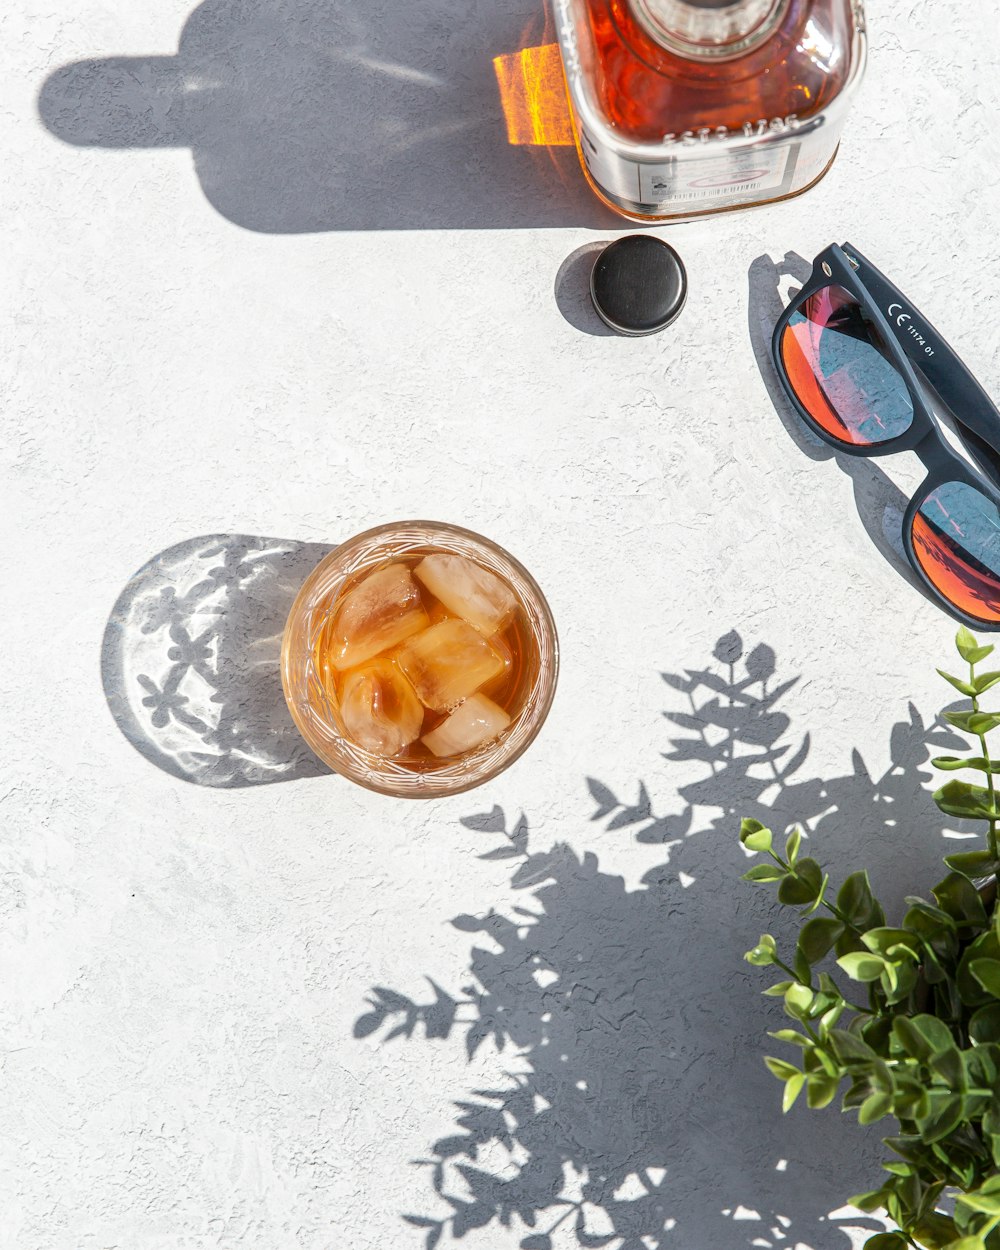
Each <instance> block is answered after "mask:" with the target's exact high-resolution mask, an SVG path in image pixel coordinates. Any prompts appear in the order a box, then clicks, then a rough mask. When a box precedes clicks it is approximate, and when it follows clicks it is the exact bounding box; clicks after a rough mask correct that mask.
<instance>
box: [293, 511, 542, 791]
mask: <svg viewBox="0 0 1000 1250" xmlns="http://www.w3.org/2000/svg"><path fill="white" fill-rule="evenodd" d="M428 547H437V548H440V549H441V550H443V551H446V552H449V551H454V552H456V553H457V554H467V555H469V556H470V557H471V558H474V559H476V560H478V562H479V563H482V564H484V565H485V567H487V568H489V569H490V570H491V571H493V572H496V573H498V574H499V575H500V576H501V577H503V578H504V580H505V581H507V582H508V583H509V584H510V585H511V589H512V590H513V591H514V593H515V595H516V596H517V600H518V603H519V605H520V607H521V608H522V609H523V610H524V612H525V614H526V616H527V618H528V624H529V628H530V632H531V637H532V639H533V641H534V643H535V645H536V647H537V649H538V666H537V671H536V672H535V673H534V675H533V679H532V683H531V686H530V688H529V690H528V692H527V694H526V695H525V699H524V704H523V706H522V708H521V710H520V712H519V714H518V716H517V717H515V719H514V720H513V722H512V724H511V725H510V726H508V728H507V729H506V730H504V732H503V733H502V734H501V735H500V737H499V738H497V739H495V740H494V741H493V742H490V743H486V744H484V745H483V746H482V747H480V748H477V749H475V750H473V751H471V752H469V753H468V754H465V755H462V756H459V757H457V758H456V759H454V760H451V761H445V762H443V763H442V764H441V766H440V767H436V768H427V769H421V770H417V769H409V768H405V767H404V766H403V765H401V764H399V763H396V762H394V761H393V760H391V759H390V760H387V759H382V758H381V757H379V756H376V755H373V754H371V753H370V752H367V751H363V750H362V749H361V748H360V747H357V746H356V745H355V744H354V743H352V742H351V741H350V740H349V738H348V737H347V736H346V735H345V734H344V732H343V731H342V729H339V728H338V726H337V723H336V722H337V714H336V712H335V711H334V709H333V708H332V706H331V704H330V702H329V700H328V698H327V696H326V693H325V690H324V688H323V686H322V683H321V682H320V681H319V679H318V675H317V674H316V672H315V669H314V667H313V665H314V661H313V657H312V648H311V645H310V643H311V641H312V640H313V639H314V631H315V624H312V625H311V627H310V628H309V630H308V634H307V636H306V637H305V638H303V637H302V636H301V634H302V625H303V622H304V621H305V620H306V619H307V617H308V616H309V614H310V613H311V612H312V611H313V610H314V609H316V608H318V607H319V606H320V604H321V603H324V602H325V603H326V605H327V606H326V609H325V612H324V615H323V617H322V620H323V621H325V620H326V619H327V618H328V614H329V612H330V611H331V610H332V608H333V606H334V604H335V603H336V602H337V599H338V597H339V595H340V593H341V590H342V588H343V585H344V583H345V582H346V581H347V580H348V579H349V578H351V577H352V576H353V575H354V574H356V573H358V572H360V571H361V570H362V569H367V568H372V569H374V568H377V567H378V566H379V565H380V564H382V563H389V562H391V561H392V560H393V559H398V558H400V557H402V556H405V555H406V554H407V553H408V552H416V551H418V550H425V549H427V548H428ZM558 673H559V640H558V634H557V632H556V626H555V621H554V619H553V617H552V611H551V609H550V608H549V605H548V602H547V600H546V598H545V595H544V594H543V592H542V590H541V587H540V586H539V585H538V583H537V582H536V581H535V579H534V578H533V577H532V575H531V574H530V573H529V572H528V570H527V569H526V568H525V567H524V565H523V564H521V562H520V561H519V560H518V559H517V558H516V557H515V556H513V555H511V553H510V552H509V551H507V550H506V549H505V548H504V547H501V546H500V545H499V544H498V543H495V542H493V541H492V539H489V538H487V537H486V536H485V535H483V534H480V533H478V532H476V531H475V530H470V529H466V528H465V527H463V526H460V525H454V524H452V523H451V522H448V521H430V520H420V519H417V520H404V521H389V522H384V523H382V524H380V525H376V526H372V527H370V528H369V529H366V530H363V531H361V532H360V533H358V534H355V535H353V536H352V537H351V538H348V539H347V540H345V541H344V542H343V543H340V544H339V545H338V546H337V547H335V548H334V549H333V551H331V552H329V553H328V554H327V555H326V556H324V558H323V559H322V560H320V561H319V563H318V564H317V565H316V566H315V567H314V568H313V569H312V570H311V572H310V573H309V575H308V576H307V577H306V579H305V581H304V582H303V583H302V586H301V587H300V588H299V591H298V594H297V595H296V597H295V600H294V602H293V604H292V607H291V609H290V611H289V614H288V619H287V621H286V624H285V629H284V633H283V635H282V644H281V684H282V688H283V691H284V695H285V701H286V703H287V704H288V710H289V712H290V714H291V716H292V720H293V721H294V722H295V725H296V728H297V729H298V731H299V733H300V734H301V735H302V737H303V738H304V739H305V741H306V743H307V745H308V746H309V747H310V748H311V750H312V751H314V752H315V754H316V755H318V756H319V758H320V759H321V760H322V761H323V762H324V763H325V764H327V765H328V766H329V767H330V768H332V769H333V770H334V771H335V772H337V773H339V774H340V775H341V776H344V777H346V778H347V779H348V780H350V781H352V782H354V783H355V784H357V785H360V786H363V787H364V788H365V789H367V790H372V791H374V792H376V793H379V794H386V795H390V796H393V797H397V798H442V797H445V796H448V795H452V794H461V793H462V792H464V791H466V790H471V789H473V788H474V787H476V786H480V785H482V784H484V783H485V782H487V781H489V780H491V779H492V778H493V777H495V776H497V775H498V774H499V773H500V772H502V771H504V770H505V769H506V768H508V767H509V766H510V765H511V764H513V763H514V762H515V761H516V760H517V759H519V758H520V756H521V755H522V754H523V753H524V752H525V751H526V750H527V748H528V747H529V746H530V744H531V743H532V742H533V741H534V739H535V737H536V736H537V734H538V732H539V730H540V729H541V727H542V725H543V724H544V722H545V720H546V718H547V716H548V713H549V710H550V709H551V706H552V702H553V700H554V698H555V691H556V685H557V681H558ZM310 683H311V686H310ZM310 688H311V689H312V690H313V691H314V692H315V693H316V694H318V695H319V697H320V699H321V701H322V703H323V704H325V706H326V710H327V716H326V717H325V718H324V717H323V716H321V715H319V714H318V713H317V712H316V710H315V709H314V708H313V707H312V706H311V705H310V703H309V701H308V699H306V698H304V697H303V693H302V692H303V691H304V690H308V689H310Z"/></svg>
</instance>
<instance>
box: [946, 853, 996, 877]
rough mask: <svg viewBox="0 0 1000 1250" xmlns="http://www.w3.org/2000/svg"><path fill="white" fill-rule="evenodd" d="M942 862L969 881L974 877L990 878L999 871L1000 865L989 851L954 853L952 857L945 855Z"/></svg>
mask: <svg viewBox="0 0 1000 1250" xmlns="http://www.w3.org/2000/svg"><path fill="white" fill-rule="evenodd" d="M944 862H945V863H946V864H947V865H948V867H949V868H951V869H952V871H954V872H960V873H961V874H962V876H963V877H968V878H969V880H970V881H971V880H973V879H974V878H975V877H986V876H992V875H994V874H995V873H996V872H997V871H998V870H1000V864H998V863H997V862H996V861H995V860H994V858H993V856H992V855H991V854H990V852H989V851H956V852H955V854H954V855H946V856H945V857H944Z"/></svg>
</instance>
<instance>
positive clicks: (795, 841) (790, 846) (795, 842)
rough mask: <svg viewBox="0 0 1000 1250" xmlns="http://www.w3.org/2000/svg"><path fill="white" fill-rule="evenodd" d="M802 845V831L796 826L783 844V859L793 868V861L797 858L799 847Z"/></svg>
mask: <svg viewBox="0 0 1000 1250" xmlns="http://www.w3.org/2000/svg"><path fill="white" fill-rule="evenodd" d="M801 845H802V830H801V829H799V828H798V826H796V827H795V828H794V829H793V830H792V832H791V833H790V834H789V835H788V841H787V842H786V843H785V859H787V860H788V862H789V863H790V864H791V865H792V867H793V868H794V866H795V861H796V860H797V859H798V857H799V847H800V846H801Z"/></svg>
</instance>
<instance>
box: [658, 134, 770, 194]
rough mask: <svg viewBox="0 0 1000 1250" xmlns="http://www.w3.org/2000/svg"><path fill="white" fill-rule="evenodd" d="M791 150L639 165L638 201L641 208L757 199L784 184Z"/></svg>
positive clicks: (728, 154) (759, 151) (741, 153)
mask: <svg viewBox="0 0 1000 1250" xmlns="http://www.w3.org/2000/svg"><path fill="white" fill-rule="evenodd" d="M791 155H792V152H791V148H789V147H780V148H771V149H770V150H756V151H749V152H732V153H727V154H726V155H724V156H707V157H704V158H702V159H700V160H698V161H694V162H685V163H680V162H677V161H670V162H667V163H666V164H663V165H639V166H638V175H639V201H640V203H642V204H667V203H669V204H678V205H683V204H685V203H691V202H692V201H695V200H706V201H709V202H712V203H723V202H725V201H726V200H727V199H742V198H743V197H744V196H748V195H753V196H755V197H756V196H757V195H758V193H759V192H763V191H772V190H775V189H777V188H779V187H780V186H781V185H782V183H783V182H784V180H785V174H786V172H787V170H788V162H789V159H790V157H791Z"/></svg>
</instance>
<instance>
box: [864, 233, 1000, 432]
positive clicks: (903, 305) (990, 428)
mask: <svg viewBox="0 0 1000 1250" xmlns="http://www.w3.org/2000/svg"><path fill="white" fill-rule="evenodd" d="M842 250H843V251H844V252H845V254H846V255H847V258H848V260H850V261H851V262H852V268H854V267H855V264H854V263H855V262H856V269H855V272H856V273H857V276H858V279H859V280H860V282H861V284H862V286H863V287H864V288H865V290H866V291H867V292H868V294H869V295H870V296H871V298H872V300H874V302H875V304H876V305H877V306H878V309H879V311H880V312H881V313H882V315H883V317H885V319H886V322H887V323H888V326H889V329H890V330H891V331H892V334H893V337H894V338H895V339H896V342H897V343H898V344H899V346H900V349H901V350H902V352H903V354H904V355H905V356H906V357H907V358H908V359H909V360H910V361H912V363H913V364H914V365H915V366H916V367H917V368H918V369H919V370H920V372H921V373H922V374H923V376H924V377H925V378H926V380H927V382H928V383H929V384H930V386H931V388H932V389H933V390H934V391H935V392H936V393H937V394H938V395H939V396H940V398H941V400H942V402H943V403H944V404H945V406H946V407H947V408H948V409H949V410H950V411H951V412H952V413H954V415H955V416H956V417H957V418H958V420H959V421H961V422H962V423H963V424H965V425H967V426H968V427H969V428H971V429H972V430H973V431H974V432H975V433H977V434H979V436H980V437H981V438H983V439H984V440H985V441H986V442H987V443H989V445H990V446H991V447H994V448H996V449H997V450H998V451H1000V411H998V410H997V407H996V405H995V404H994V403H993V401H992V400H991V399H990V397H989V396H988V395H987V394H986V392H985V391H984V390H983V388H982V387H981V386H980V385H979V383H978V382H977V381H976V379H975V377H974V376H973V375H972V373H971V372H970V371H969V369H968V367H967V366H966V365H965V364H964V363H963V362H962V360H961V358H960V357H959V356H958V355H957V353H956V352H955V351H954V350H953V349H952V348H951V347H950V346H949V345H948V343H946V342H945V340H944V339H943V338H942V336H941V335H940V334H939V333H938V331H937V330H936V329H935V328H934V326H932V325H931V323H930V322H929V321H928V320H927V319H926V317H924V315H923V313H921V312H920V311H919V309H917V308H914V306H913V305H912V304H911V303H910V302H909V300H907V298H906V296H905V295H903V293H902V292H901V291H900V290H898V288H896V287H895V286H893V284H892V283H891V282H890V281H889V279H888V278H887V277H886V276H885V274H883V273H881V272H880V271H879V270H878V269H876V268H875V266H874V265H873V264H872V263H871V261H869V260H866V259H865V258H864V256H862V255H861V253H860V252H859V251H858V250H857V248H855V247H852V246H851V245H850V243H845V244H844V246H843V249H842Z"/></svg>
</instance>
